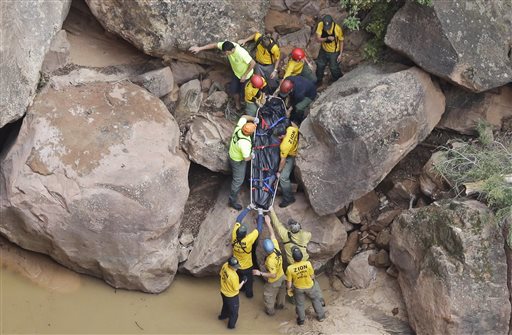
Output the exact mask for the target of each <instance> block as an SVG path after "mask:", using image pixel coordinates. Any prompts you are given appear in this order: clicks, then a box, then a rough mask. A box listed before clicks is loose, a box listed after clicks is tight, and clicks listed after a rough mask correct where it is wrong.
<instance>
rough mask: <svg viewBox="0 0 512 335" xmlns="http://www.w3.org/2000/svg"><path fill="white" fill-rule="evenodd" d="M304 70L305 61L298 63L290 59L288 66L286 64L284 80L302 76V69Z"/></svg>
mask: <svg viewBox="0 0 512 335" xmlns="http://www.w3.org/2000/svg"><path fill="white" fill-rule="evenodd" d="M303 68H304V61H303V60H301V61H298V62H297V61H296V60H293V59H292V58H291V57H290V60H289V61H288V64H286V70H285V71H284V77H283V79H284V78H286V77H289V76H300V74H301V73H302V69H303Z"/></svg>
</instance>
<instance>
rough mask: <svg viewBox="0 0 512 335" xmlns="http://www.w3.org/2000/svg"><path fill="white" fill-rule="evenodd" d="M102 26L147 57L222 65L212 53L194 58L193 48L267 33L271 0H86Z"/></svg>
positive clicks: (205, 53)
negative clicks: (267, 12) (267, 18)
mask: <svg viewBox="0 0 512 335" xmlns="http://www.w3.org/2000/svg"><path fill="white" fill-rule="evenodd" d="M86 2H87V4H88V5H89V8H90V9H91V12H92V13H93V14H94V16H95V17H96V18H97V19H98V21H100V23H101V24H102V25H103V26H104V27H105V29H107V30H108V31H110V32H113V33H115V34H117V35H119V36H121V37H122V38H124V39H125V40H127V41H129V42H130V43H132V44H133V45H135V46H136V47H137V48H139V49H140V50H142V51H144V53H146V54H148V55H151V56H155V57H162V58H164V59H166V60H170V59H179V60H183V61H192V62H196V61H200V62H204V63H214V62H223V61H224V58H223V57H218V55H217V56H215V57H211V56H212V53H209V52H201V53H199V54H198V55H193V54H191V53H189V52H188V51H187V50H188V49H189V48H190V47H191V46H193V45H206V44H209V43H214V42H219V41H224V40H226V39H231V40H233V41H237V40H238V39H240V38H244V37H246V36H245V35H247V32H248V31H251V30H253V29H256V30H258V31H263V24H262V23H263V18H264V17H265V14H266V11H267V7H268V1H257V2H253V1H246V0H240V1H225V0H222V1H175V0H162V1H151V2H148V1H145V0H132V1H130V6H127V5H126V3H125V2H124V1H123V0H114V1H102V0H86Z"/></svg>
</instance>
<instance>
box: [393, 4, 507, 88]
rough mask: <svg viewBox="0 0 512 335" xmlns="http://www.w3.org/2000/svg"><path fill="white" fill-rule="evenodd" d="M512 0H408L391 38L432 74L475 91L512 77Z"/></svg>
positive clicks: (399, 12)
mask: <svg viewBox="0 0 512 335" xmlns="http://www.w3.org/2000/svg"><path fill="white" fill-rule="evenodd" d="M511 20H512V2H510V1H508V0H496V1H490V2H489V1H485V0H477V1H471V2H467V1H463V0H454V1H442V0H434V1H433V5H432V6H422V5H419V4H417V3H416V2H415V1H408V2H406V4H405V5H404V6H403V7H402V8H401V9H400V10H399V11H398V12H397V13H396V14H395V16H394V17H393V19H392V20H391V23H390V24H389V26H388V28H387V33H386V38H385V43H386V45H388V46H389V47H390V48H392V49H394V50H396V51H399V52H401V53H404V54H405V55H407V56H408V57H409V58H410V59H412V60H413V61H414V62H415V63H416V64H418V65H419V66H420V67H422V68H423V69H425V71H428V72H430V73H433V74H435V75H437V76H439V77H442V78H445V79H447V80H450V81H452V82H454V83H456V84H457V85H460V86H463V87H465V88H467V89H470V90H471V91H474V92H482V91H485V90H488V89H491V88H494V87H498V86H502V85H504V84H506V83H508V82H511V81H512V60H511V50H512V24H511Z"/></svg>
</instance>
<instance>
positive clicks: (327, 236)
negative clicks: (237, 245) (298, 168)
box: [180, 182, 347, 276]
mask: <svg viewBox="0 0 512 335" xmlns="http://www.w3.org/2000/svg"><path fill="white" fill-rule="evenodd" d="M229 185H230V184H229V182H226V183H225V184H224V186H223V187H222V189H221V190H220V192H219V195H218V198H217V199H218V200H217V204H215V206H214V208H212V209H211V211H210V212H209V214H208V215H207V216H206V219H205V221H204V222H203V223H202V224H201V228H200V230H199V234H198V236H197V238H196V240H195V242H194V249H193V250H192V252H191V253H190V255H189V258H188V260H187V261H186V262H185V264H184V266H183V267H182V268H180V271H183V272H185V273H189V274H192V275H194V276H207V275H216V274H217V272H218V271H219V269H220V266H221V265H222V263H223V262H225V261H226V259H227V258H228V257H229V255H231V252H232V247H231V243H230V236H231V235H230V233H231V230H232V229H233V225H234V224H235V219H236V217H237V215H238V212H236V211H235V210H233V209H231V208H229V207H228V206H227V205H226V202H227V198H228V195H229ZM295 197H296V199H297V201H296V202H295V203H294V204H292V205H290V206H288V207H286V208H279V207H276V208H275V210H276V214H277V216H278V218H279V220H280V221H281V222H284V223H286V222H287V221H288V219H289V218H291V217H293V218H295V219H296V220H299V221H300V223H301V225H302V229H305V230H308V231H310V232H311V234H312V237H311V241H310V243H309V244H308V253H309V255H310V261H311V262H312V264H313V266H314V267H315V269H318V268H320V267H321V266H322V265H324V264H325V263H326V262H327V261H328V260H330V259H331V258H332V257H334V255H336V254H337V253H338V252H339V251H340V250H341V249H342V248H343V246H344V245H345V242H346V240H347V233H346V232H345V229H344V228H343V225H342V224H341V222H340V220H339V219H338V218H337V217H336V216H335V215H327V216H323V217H319V216H318V215H316V214H315V213H314V212H313V210H312V209H311V207H309V206H308V204H307V201H306V199H305V197H304V196H303V195H302V194H299V193H298V194H296V195H295ZM276 201H277V200H276ZM244 203H248V201H245V202H244ZM251 214H252V215H251ZM255 218H256V214H255V211H252V212H251V213H250V214H249V215H248V216H247V217H246V218H245V220H244V223H246V225H247V226H248V227H249V229H250V230H251V229H253V228H251V227H256V226H255V224H254V222H255ZM266 237H268V232H267V231H266V228H264V229H263V233H262V238H260V243H262V241H263V239H264V238H266ZM278 240H279V237H278ZM258 249H259V250H260V251H261V249H262V247H259V248H258ZM282 250H283V249H282ZM259 259H260V260H263V255H262V254H260V255H259Z"/></svg>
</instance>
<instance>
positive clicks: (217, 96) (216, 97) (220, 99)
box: [201, 91, 228, 114]
mask: <svg viewBox="0 0 512 335" xmlns="http://www.w3.org/2000/svg"><path fill="white" fill-rule="evenodd" d="M227 105H228V95H227V93H226V92H224V91H217V92H213V93H212V94H211V95H210V96H209V97H208V98H206V100H204V101H203V104H202V105H201V114H205V113H210V114H217V113H219V112H220V113H222V114H224V112H225V111H226V107H227Z"/></svg>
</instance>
